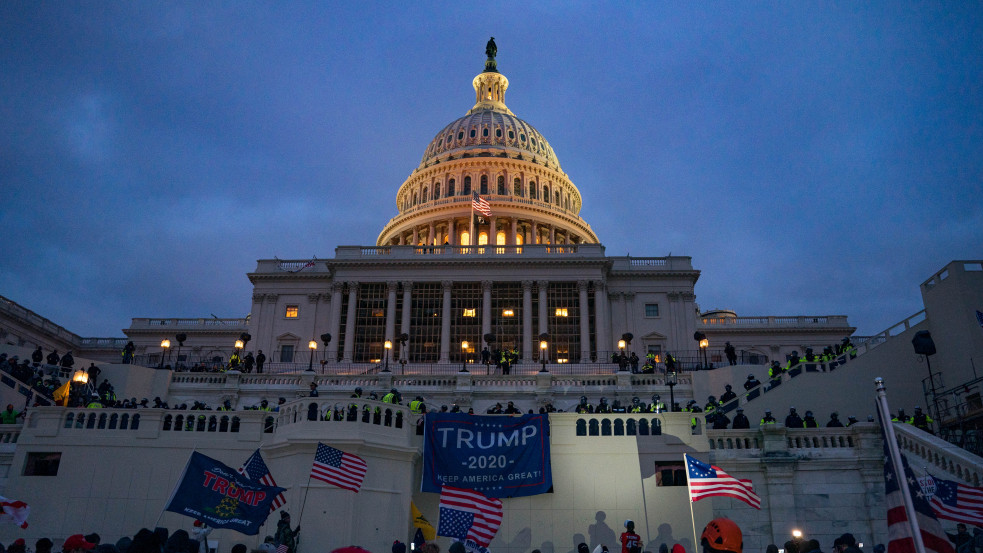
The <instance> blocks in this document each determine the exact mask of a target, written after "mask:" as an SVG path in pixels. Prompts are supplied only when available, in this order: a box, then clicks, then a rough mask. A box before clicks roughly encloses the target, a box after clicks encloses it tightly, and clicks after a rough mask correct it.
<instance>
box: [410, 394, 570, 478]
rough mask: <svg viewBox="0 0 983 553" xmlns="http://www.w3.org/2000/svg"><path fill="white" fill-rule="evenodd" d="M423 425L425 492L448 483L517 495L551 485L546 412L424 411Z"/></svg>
mask: <svg viewBox="0 0 983 553" xmlns="http://www.w3.org/2000/svg"><path fill="white" fill-rule="evenodd" d="M424 427H425V429H426V430H425V436H424V440H423V443H424V446H423V483H422V490H423V491H425V492H434V493H440V488H441V486H443V485H447V486H453V487H455V488H465V489H469V490H476V491H479V492H481V493H483V494H484V495H486V496H488V497H520V496H525V495H537V494H541V493H547V492H549V491H550V489H551V488H552V487H553V472H552V470H551V469H550V436H549V432H550V423H549V416H548V415H545V414H543V415H522V416H519V417H506V416H501V415H498V416H476V415H467V414H464V413H427V415H426V419H425V421H424Z"/></svg>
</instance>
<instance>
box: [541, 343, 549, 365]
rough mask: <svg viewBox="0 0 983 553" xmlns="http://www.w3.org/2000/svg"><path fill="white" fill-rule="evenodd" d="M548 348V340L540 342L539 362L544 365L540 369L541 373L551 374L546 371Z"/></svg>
mask: <svg viewBox="0 0 983 553" xmlns="http://www.w3.org/2000/svg"><path fill="white" fill-rule="evenodd" d="M548 347H549V344H548V343H547V342H546V340H540V341H539V360H540V362H542V364H543V368H542V369H539V372H541V373H545V372H549V371H547V370H546V348H548Z"/></svg>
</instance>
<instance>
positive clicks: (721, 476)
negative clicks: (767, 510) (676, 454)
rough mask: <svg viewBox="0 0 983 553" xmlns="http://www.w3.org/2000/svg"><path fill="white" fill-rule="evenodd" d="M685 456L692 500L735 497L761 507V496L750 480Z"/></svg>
mask: <svg viewBox="0 0 983 553" xmlns="http://www.w3.org/2000/svg"><path fill="white" fill-rule="evenodd" d="M683 457H685V459H686V474H687V476H688V478H689V494H690V501H693V502H696V501H699V500H701V499H703V498H706V497H714V496H718V497H719V496H723V497H733V498H736V499H740V500H741V501H743V502H745V503H747V504H748V505H750V506H752V507H754V508H755V509H761V498H760V497H758V494H756V493H754V488H753V487H752V486H751V481H750V480H739V479H737V478H734V477H733V476H731V475H729V474H727V473H726V472H724V471H723V470H721V469H720V468H719V467H715V466H713V465H710V464H707V463H703V462H701V461H699V460H697V459H695V458H693V457H690V456H689V455H685V454H684V455H683Z"/></svg>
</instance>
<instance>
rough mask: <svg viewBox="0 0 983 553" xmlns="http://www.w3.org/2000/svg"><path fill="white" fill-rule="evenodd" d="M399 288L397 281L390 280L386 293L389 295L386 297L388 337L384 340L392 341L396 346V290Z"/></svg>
mask: <svg viewBox="0 0 983 553" xmlns="http://www.w3.org/2000/svg"><path fill="white" fill-rule="evenodd" d="M398 288H399V283H398V282H396V281H395V280H390V281H389V282H387V283H386V291H387V292H389V295H388V296H387V297H386V335H385V337H383V340H392V341H393V343H394V344H395V342H396V290H397V289H398Z"/></svg>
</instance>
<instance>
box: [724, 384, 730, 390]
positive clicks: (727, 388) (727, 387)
mask: <svg viewBox="0 0 983 553" xmlns="http://www.w3.org/2000/svg"><path fill="white" fill-rule="evenodd" d="M724 389H725V390H727V391H728V392H729V391H730V384H727V385H726V386H724Z"/></svg>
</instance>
